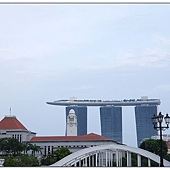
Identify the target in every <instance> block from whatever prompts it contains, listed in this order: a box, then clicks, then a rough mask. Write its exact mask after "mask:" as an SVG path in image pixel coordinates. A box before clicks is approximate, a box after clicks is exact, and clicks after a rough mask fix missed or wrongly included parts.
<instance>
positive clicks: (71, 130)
mask: <svg viewBox="0 0 170 170" xmlns="http://www.w3.org/2000/svg"><path fill="white" fill-rule="evenodd" d="M66 123H67V127H66V128H67V132H66V136H77V116H76V114H75V111H74V110H73V109H71V110H70V111H69V114H68V116H67V122H66Z"/></svg>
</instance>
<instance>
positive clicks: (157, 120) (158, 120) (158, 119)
mask: <svg viewBox="0 0 170 170" xmlns="http://www.w3.org/2000/svg"><path fill="white" fill-rule="evenodd" d="M163 118H164V120H165V123H166V126H162V122H163ZM152 123H153V127H154V129H157V130H160V167H163V166H164V165H163V152H162V130H165V129H168V128H169V123H170V117H169V116H168V114H166V116H165V117H164V115H162V114H161V112H159V114H158V115H157V116H156V115H153V117H152Z"/></svg>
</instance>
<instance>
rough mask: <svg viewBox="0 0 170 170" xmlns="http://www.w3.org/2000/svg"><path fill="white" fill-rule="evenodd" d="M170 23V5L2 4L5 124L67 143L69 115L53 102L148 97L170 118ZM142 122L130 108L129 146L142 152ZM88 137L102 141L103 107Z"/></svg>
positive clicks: (91, 116) (92, 115)
mask: <svg viewBox="0 0 170 170" xmlns="http://www.w3.org/2000/svg"><path fill="white" fill-rule="evenodd" d="M169 18H170V4H66V3H65V4H0V25H1V26H0V103H1V105H0V119H3V118H4V116H5V115H7V116H9V115H15V116H16V117H17V119H18V120H19V121H20V122H22V124H23V125H24V126H25V127H26V128H27V129H28V130H30V131H33V132H36V133H37V136H64V135H65V129H66V123H65V119H66V117H65V107H63V106H53V105H48V104H46V102H48V101H55V100H60V99H70V97H77V99H97V100H98V99H101V100H123V99H140V98H141V96H148V98H151V99H155V98H156V99H160V100H161V105H160V106H159V107H158V110H159V111H161V112H162V114H166V113H168V112H169V111H170V104H169V102H170V100H169V97H170V78H169V75H170V31H169V30H170V22H169ZM10 107H11V113H10ZM134 114H135V113H134V107H123V118H122V121H123V143H124V144H127V145H129V146H135V147H136V146H137V140H136V127H135V115H134ZM87 131H88V133H96V134H101V129H100V115H99V107H88V129H87ZM164 133H170V130H166V131H165V132H164Z"/></svg>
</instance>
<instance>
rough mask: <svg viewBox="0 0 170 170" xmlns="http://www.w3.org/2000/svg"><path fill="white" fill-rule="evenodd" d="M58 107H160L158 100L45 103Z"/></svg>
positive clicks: (61, 101)
mask: <svg viewBox="0 0 170 170" xmlns="http://www.w3.org/2000/svg"><path fill="white" fill-rule="evenodd" d="M46 103H47V104H50V105H58V106H109V105H110V106H137V105H160V104H161V102H160V99H137V100H135V99H129V100H126V99H124V100H105V101H102V100H77V99H71V100H57V101H54V102H46Z"/></svg>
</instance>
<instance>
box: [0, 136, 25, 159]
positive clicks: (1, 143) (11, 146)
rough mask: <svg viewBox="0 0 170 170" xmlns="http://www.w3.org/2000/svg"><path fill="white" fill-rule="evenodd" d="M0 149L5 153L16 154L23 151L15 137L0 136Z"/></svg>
mask: <svg viewBox="0 0 170 170" xmlns="http://www.w3.org/2000/svg"><path fill="white" fill-rule="evenodd" d="M0 151H2V152H3V153H4V154H6V155H14V156H15V155H18V154H20V153H21V152H22V151H23V146H22V144H21V143H20V142H19V141H18V140H17V139H15V138H1V139H0Z"/></svg>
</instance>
